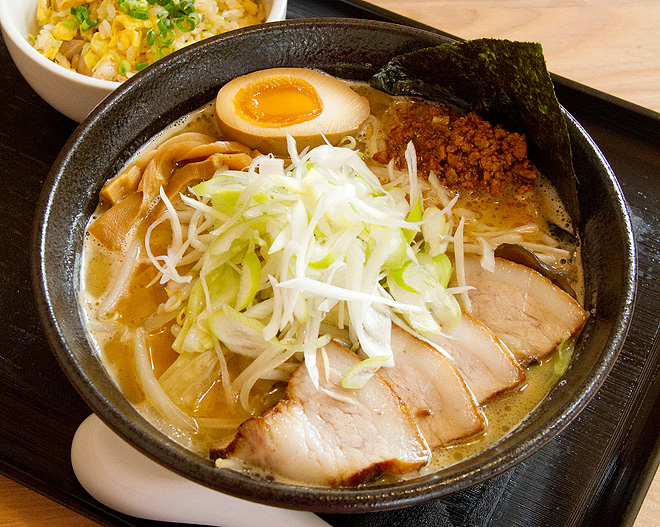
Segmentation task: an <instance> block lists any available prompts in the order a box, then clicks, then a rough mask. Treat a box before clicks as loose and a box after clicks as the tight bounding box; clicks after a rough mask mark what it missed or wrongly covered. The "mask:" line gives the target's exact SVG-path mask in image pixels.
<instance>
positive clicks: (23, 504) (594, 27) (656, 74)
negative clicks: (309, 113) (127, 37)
mask: <svg viewBox="0 0 660 527" xmlns="http://www.w3.org/2000/svg"><path fill="white" fill-rule="evenodd" d="M372 3H373V4H376V5H378V6H380V7H383V8H385V9H389V10H391V11H395V12H397V13H400V14H402V15H405V16H407V17H409V18H413V19H416V20H419V21H421V22H424V23H425V24H428V25H431V26H434V27H437V28H439V29H442V30H443V31H446V32H448V33H450V34H452V35H456V36H460V37H463V38H478V37H495V38H509V39H512V40H528V41H535V42H540V43H541V44H542V45H543V50H544V54H545V57H546V60H547V63H548V68H549V70H550V71H552V72H553V73H556V74H558V75H562V76H564V77H567V78H569V79H572V80H574V81H577V82H580V83H582V84H585V85H587V86H591V87H592V88H596V89H598V90H601V91H603V92H606V93H609V94H611V95H615V96H617V97H619V98H621V99H625V100H627V101H630V102H633V103H635V104H638V105H640V106H644V107H646V108H650V109H651V110H654V111H656V112H660V2H658V0H625V1H620V0H619V1H615V0H372ZM658 518H660V475H658V476H656V478H655V479H654V481H653V484H652V485H651V487H650V489H649V492H648V494H647V496H646V499H645V501H644V503H643V505H642V508H641V510H640V512H639V515H638V516H637V520H636V521H635V524H634V527H655V526H656V525H658V524H659V520H658ZM94 525H97V524H96V523H94V522H92V521H90V520H88V519H86V518H83V517H82V516H79V515H78V514H76V513H74V512H72V511H70V510H68V509H66V508H64V507H62V506H60V505H58V504H56V503H54V502H53V501H51V500H49V499H47V498H44V497H42V496H40V495H38V494H35V493H34V492H32V491H30V490H28V489H26V488H24V487H23V486H21V485H19V484H17V483H15V482H13V481H11V480H8V479H6V478H3V477H1V476H0V527H9V526H11V527H28V526H29V527H88V526H94Z"/></svg>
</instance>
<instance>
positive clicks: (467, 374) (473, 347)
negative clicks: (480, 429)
mask: <svg viewBox="0 0 660 527" xmlns="http://www.w3.org/2000/svg"><path fill="white" fill-rule="evenodd" d="M442 331H443V334H438V335H429V336H427V338H428V340H429V342H431V343H432V344H433V345H434V346H438V347H439V348H441V349H442V350H443V351H444V352H445V353H446V354H447V355H449V357H451V359H452V361H453V362H454V365H455V366H456V368H457V369H458V371H459V372H460V374H461V376H462V377H463V380H464V381H465V384H467V385H468V388H470V390H471V391H472V393H473V394H474V396H475V397H476V398H477V402H478V403H479V404H483V403H484V402H485V401H486V400H487V399H488V398H489V397H492V396H493V395H495V394H498V393H500V392H503V391H506V390H508V389H510V388H513V387H514V386H517V385H518V384H520V383H521V382H522V381H523V380H524V379H525V372H524V370H523V368H522V367H521V366H520V364H519V363H518V361H517V360H516V359H515V357H514V356H513V354H512V353H511V351H510V350H509V349H508V348H507V347H506V346H505V345H504V343H502V341H501V340H500V339H498V338H497V336H495V334H494V333H493V332H492V331H491V330H490V329H489V328H488V327H486V326H485V325H484V324H482V323H481V322H479V321H478V320H476V319H475V318H473V317H472V316H470V315H469V314H467V313H463V315H462V316H461V321H460V323H459V324H458V326H456V327H454V328H443V330H442Z"/></svg>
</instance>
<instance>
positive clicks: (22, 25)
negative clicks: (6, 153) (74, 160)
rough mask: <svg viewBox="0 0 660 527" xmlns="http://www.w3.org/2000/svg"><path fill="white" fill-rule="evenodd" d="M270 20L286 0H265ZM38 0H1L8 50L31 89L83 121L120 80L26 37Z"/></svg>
mask: <svg viewBox="0 0 660 527" xmlns="http://www.w3.org/2000/svg"><path fill="white" fill-rule="evenodd" d="M263 2H264V4H265V6H266V11H267V12H268V18H267V20H266V21H267V22H273V21H277V20H284V19H285V18H286V8H287V0H263ZM36 13H37V0H0V26H1V27H2V35H3V37H4V39H5V44H6V45H7V49H9V53H10V55H11V57H12V59H13V60H14V63H15V64H16V66H17V67H18V69H19V71H20V72H21V75H23V77H24V78H25V80H26V81H27V82H28V83H29V84H30V86H32V89H33V90H34V91H36V92H37V94H38V95H39V96H40V97H41V98H42V99H43V100H44V101H46V102H47V103H48V104H50V105H51V106H52V107H53V108H55V109H56V110H58V111H59V112H62V113H63V114H64V115H66V116H67V117H69V118H71V119H73V120H74V121H77V122H82V121H83V120H84V119H85V117H87V114H89V112H90V111H92V110H93V109H94V107H95V106H96V105H97V104H98V103H100V102H101V101H102V100H103V99H104V98H105V97H106V96H107V95H108V94H110V93H111V92H112V91H113V90H114V89H115V88H116V87H117V86H119V84H120V83H118V82H114V81H106V80H102V79H95V78H92V77H87V76H86V75H82V74H80V73H77V72H75V71H71V70H68V69H66V68H64V67H62V66H59V65H58V64H55V63H54V62H53V61H51V60H48V59H47V58H46V57H44V56H43V55H41V53H39V52H38V51H37V50H36V49H34V48H33V47H32V46H31V45H30V43H29V42H28V40H27V37H28V34H30V33H34V32H35V29H36Z"/></svg>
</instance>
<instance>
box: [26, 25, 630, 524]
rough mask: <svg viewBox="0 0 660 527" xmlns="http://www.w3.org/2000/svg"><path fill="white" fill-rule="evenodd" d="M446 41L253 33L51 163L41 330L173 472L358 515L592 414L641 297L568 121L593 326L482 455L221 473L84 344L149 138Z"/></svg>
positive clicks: (140, 91)
mask: <svg viewBox="0 0 660 527" xmlns="http://www.w3.org/2000/svg"><path fill="white" fill-rule="evenodd" d="M447 41H448V39H447V38H446V37H443V36H440V35H437V34H435V33H431V32H425V31H422V30H417V29H412V28H408V27H404V26H399V25H394V24H389V23H382V22H369V21H358V20H343V19H308V20H293V21H285V22H275V23H273V24H269V25H268V26H261V27H255V28H246V29H243V30H238V31H236V32H233V33H232V34H228V35H225V36H219V37H215V38H213V39H209V40H208V41H204V42H202V43H199V44H196V45H193V46H191V47H189V48H187V49H185V50H183V51H182V52H180V53H177V54H176V56H172V57H167V58H165V59H164V60H162V61H160V62H159V63H157V64H156V65H155V66H153V67H151V68H149V69H148V70H145V71H144V72H143V73H142V74H141V75H139V76H136V77H135V78H133V79H130V80H129V81H127V82H125V83H124V84H122V85H121V86H119V87H118V88H117V89H116V90H115V91H114V92H113V93H112V94H111V95H110V96H109V97H108V98H107V99H106V100H105V101H104V102H103V103H102V104H101V105H99V106H98V107H97V108H96V109H94V111H92V113H91V114H90V116H89V117H88V118H87V119H86V120H85V121H84V122H83V123H82V124H81V126H80V127H79V128H78V129H77V131H76V132H75V133H74V135H73V136H72V137H71V138H70V140H69V141H68V143H67V144H66V146H65V147H64V149H63V150H62V152H61V154H60V155H59V157H58V159H57V161H56V162H55V164H54V165H53V167H52V170H51V172H50V174H49V177H48V179H47V181H46V183H45V185H44V189H43V194H42V196H41V199H40V201H39V205H38V209H37V212H36V222H35V231H34V248H33V261H32V272H33V283H34V290H35V295H36V300H37V304H38V309H39V312H40V316H41V319H42V322H43V325H44V328H45V332H46V334H47V337H48V340H49V342H50V345H51V347H52V349H53V352H54V354H55V356H56V357H57V359H58V361H59V363H60V365H61V367H62V369H63V370H64V372H65V373H66V374H67V376H68V377H69V379H70V381H71V383H72V384H73V385H74V386H75V388H76V389H77V390H78V392H79V393H80V395H81V396H82V397H83V398H84V400H85V401H86V402H87V404H88V405H89V406H90V408H91V409H92V410H93V411H94V412H95V413H96V414H98V416H99V417H100V418H101V419H102V420H103V421H104V422H105V423H106V424H107V425H108V426H109V427H110V428H111V429H112V430H114V431H115V432H116V433H117V434H118V435H119V436H120V437H122V438H124V439H125V440H126V441H127V442H128V443H130V444H131V445H133V446H134V447H135V448H137V449H138V450H139V451H141V452H142V453H144V454H145V455H147V456H148V457H150V458H151V459H153V460H155V461H157V462H158V463H160V464H162V465H163V466H165V467H167V468H169V469H171V470H172V471H174V472H176V473H178V474H180V475H182V476H184V477H186V478H189V479H190V480H193V481H195V482H197V483H200V484H203V485H206V486H208V487H210V488H213V489H216V490H218V491H221V492H225V493H228V494H231V495H233V496H237V497H240V498H245V499H248V500H253V501H257V502H261V503H265V504H270V505H276V506H280V507H288V508H293V509H303V510H312V511H316V512H360V511H367V510H369V511H373V510H379V509H392V508H397V507H403V506H408V505H413V504H417V503H421V502H424V501H427V500H431V499H433V498H438V497H440V496H444V495H448V494H450V493H455V492H458V491H461V490H464V489H467V488H469V487H471V486H474V485H476V484H479V483H481V482H484V481H486V480H487V479H488V478H491V477H493V476H495V475H497V474H500V473H502V472H504V471H506V470H508V469H510V468H511V467H513V466H514V465H516V464H517V463H519V462H520V461H522V460H523V459H525V458H526V457H528V456H529V455H531V454H532V453H533V452H535V451H537V450H538V449H540V448H542V447H543V445H545V444H546V443H548V442H549V441H550V440H552V439H553V438H554V437H555V436H556V435H557V434H558V433H559V432H560V431H561V430H562V429H563V428H564V427H565V426H567V425H568V424H569V423H570V422H571V420H572V419H573V418H575V417H576V415H578V414H579V412H580V411H581V410H583V409H584V408H585V406H586V405H587V404H588V402H589V400H590V399H591V398H592V397H593V396H594V394H595V393H596V391H597V390H598V389H599V387H600V385H601V384H602V382H603V381H604V379H605V377H606V375H607V374H608V372H609V370H610V369H611V368H612V366H613V364H614V363H615V361H616V358H617V355H618V352H619V350H620V348H621V346H622V344H623V341H624V339H625V335H626V332H627V328H628V324H629V322H630V318H631V314H632V303H633V298H634V290H635V274H634V273H635V271H634V270H635V253H634V244H633V238H632V231H631V225H630V221H629V217H628V213H627V210H626V205H625V202H624V200H623V197H622V193H621V190H620V188H619V186H618V183H617V181H616V178H615V176H614V174H613V173H612V170H611V169H610V168H609V166H608V164H607V162H606V160H605V159H604V157H603V156H602V154H601V153H600V152H599V150H598V148H597V147H596V145H595V143H594V142H593V141H592V140H591V138H590V137H589V136H588V135H587V134H586V132H585V131H584V130H583V129H582V127H581V126H580V125H579V124H578V123H577V122H576V121H575V120H574V119H573V118H572V117H571V116H570V115H569V114H568V113H565V119H566V123H567V125H568V129H569V134H570V138H571V143H572V149H573V156H574V166H575V170H576V173H577V174H578V180H579V191H578V194H579V207H580V213H581V219H580V223H579V232H580V235H581V238H582V246H581V251H582V259H583V263H584V274H585V282H586V285H585V299H586V300H585V307H586V309H587V310H588V311H589V313H590V317H589V320H588V322H587V324H586V326H585V327H584V329H583V331H582V333H581V335H580V337H579V340H578V341H577V344H576V351H575V354H574V358H573V360H572V363H571V365H570V366H569V368H568V370H567V371H566V373H565V375H564V377H563V378H562V380H561V382H559V383H558V384H557V385H556V386H554V388H552V390H551V391H550V392H549V394H548V395H547V396H546V397H545V399H544V400H543V401H542V403H541V404H540V405H538V406H537V407H536V408H535V409H534V410H533V411H532V412H531V414H529V415H528V416H527V417H526V418H525V419H524V421H523V422H522V423H521V424H520V425H519V426H518V427H517V428H515V429H514V430H513V431H512V432H511V433H510V434H509V435H507V436H505V437H504V438H503V439H501V440H500V441H498V442H497V443H496V444H494V445H493V446H491V447H489V448H487V449H486V450H484V451H482V452H481V453H479V454H478V455H475V456H474V457H471V458H468V459H465V460H463V461H461V462H458V463H456V464H455V465H453V466H451V467H449V468H446V469H443V470H441V471H438V472H435V473H431V474H426V475H420V476H417V477H412V478H411V479H407V480H403V481H397V482H393V483H387V484H373V485H365V486H360V487H356V488H319V487H312V486H306V485H297V484H291V483H284V482H280V481H272V480H268V479H264V478H260V477H255V476H251V475H248V474H244V473H239V472H235V471H231V470H226V469H218V468H216V467H215V465H214V464H213V463H212V462H211V461H209V460H208V459H205V458H203V457H201V456H199V455H197V454H194V453H192V452H190V451H188V450H186V449H185V448H183V447H182V446H180V445H178V444H177V443H176V442H174V441H172V440H171V439H169V438H168V437H167V436H165V435H163V434H162V433H161V432H159V431H158V430H157V429H156V428H155V427H153V426H152V425H151V424H149V423H148V422H147V421H146V420H145V419H144V418H143V417H142V416H141V415H140V414H139V413H138V412H137V411H136V410H135V409H134V408H133V406H131V404H130V403H129V402H128V401H127V399H126V398H125V397H124V395H123V394H122V393H121V391H120V390H119V389H118V388H117V386H116V385H115V384H114V382H113V381H112V379H111V378H110V376H109V375H108V373H107V371H106V369H105V368H104V366H103V364H102V363H101V361H100V359H99V357H98V355H97V353H96V352H95V351H94V348H93V346H92V345H91V344H90V340H89V335H88V331H87V329H86V327H85V323H84V317H83V315H82V313H81V307H80V305H79V302H78V292H79V289H80V281H81V280H80V273H81V254H82V248H83V239H84V237H85V228H86V224H87V221H88V219H89V217H90V215H91V214H92V213H93V211H94V210H95V208H96V206H97V203H98V196H99V191H100V189H101V187H102V185H103V184H104V182H105V181H106V180H107V179H109V178H110V177H112V176H113V175H115V174H116V173H117V172H118V171H119V170H120V169H121V168H122V166H123V165H124V164H125V163H126V162H127V160H128V159H129V158H130V157H131V156H132V155H133V154H134V153H135V152H136V151H137V150H138V149H139V148H140V147H141V146H142V145H143V144H145V143H146V142H147V141H148V140H149V139H150V138H152V137H153V136H154V135H155V134H157V133H158V132H160V131H161V130H162V129H164V128H165V127H166V126H167V125H168V124H170V123H172V122H174V121H175V120H177V119H178V118H180V117H182V116H184V115H186V114H188V113H189V112H191V111H193V110H195V109H197V108H199V107H201V106H203V105H204V104H205V103H207V102H208V101H210V100H212V99H213V98H214V97H215V95H216V93H217V91H218V89H219V87H220V86H222V85H224V84H225V83H227V82H228V81H229V80H231V79H233V78H235V77H237V76H239V75H242V74H245V73H248V72H251V71H254V70H259V69H265V68H270V67H274V66H278V67H280V66H303V67H307V68H314V69H318V70H322V71H324V72H327V73H329V74H331V75H335V76H338V77H342V78H347V79H355V80H368V79H369V78H370V77H371V76H372V75H373V74H374V73H375V72H377V71H378V69H379V68H380V67H381V66H382V65H383V64H385V63H386V62H387V61H388V60H389V59H390V58H392V57H393V56H395V55H397V54H400V53H403V52H408V51H412V50H415V49H419V48H423V47H428V46H433V45H438V44H442V43H445V42H447ZM585 189H588V191H586V190H585Z"/></svg>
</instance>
